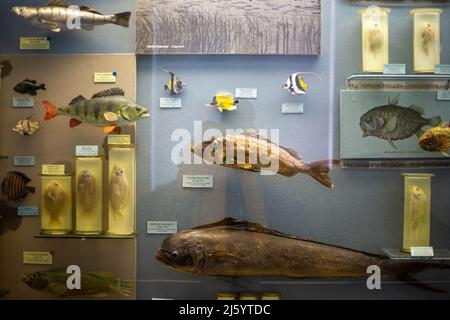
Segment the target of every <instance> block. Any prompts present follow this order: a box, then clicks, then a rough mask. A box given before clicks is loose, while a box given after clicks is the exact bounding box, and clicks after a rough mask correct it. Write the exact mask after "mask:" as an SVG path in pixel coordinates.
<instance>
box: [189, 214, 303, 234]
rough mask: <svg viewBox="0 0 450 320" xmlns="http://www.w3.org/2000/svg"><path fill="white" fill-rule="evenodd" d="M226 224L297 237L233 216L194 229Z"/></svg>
mask: <svg viewBox="0 0 450 320" xmlns="http://www.w3.org/2000/svg"><path fill="white" fill-rule="evenodd" d="M225 226H226V227H230V228H231V229H234V230H242V231H248V232H256V233H262V234H267V235H271V236H277V237H283V238H291V239H297V238H296V237H294V236H290V235H287V234H284V233H281V232H278V231H275V230H271V229H268V228H266V227H265V226H263V225H261V224H258V223H253V222H248V221H246V220H237V219H233V218H225V219H223V220H221V221H219V222H216V223H211V224H206V225H203V226H199V227H195V228H193V229H192V230H206V229H212V228H217V227H225Z"/></svg>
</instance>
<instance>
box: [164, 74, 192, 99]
mask: <svg viewBox="0 0 450 320" xmlns="http://www.w3.org/2000/svg"><path fill="white" fill-rule="evenodd" d="M163 71H165V72H168V73H169V74H170V79H169V81H168V82H167V84H166V85H164V90H166V91H167V90H169V91H170V93H171V94H174V95H179V94H180V93H181V92H182V91H183V89H184V87H186V86H187V84H185V83H183V80H181V78H180V77H179V76H177V75H176V74H175V73H173V72H170V71H168V70H163Z"/></svg>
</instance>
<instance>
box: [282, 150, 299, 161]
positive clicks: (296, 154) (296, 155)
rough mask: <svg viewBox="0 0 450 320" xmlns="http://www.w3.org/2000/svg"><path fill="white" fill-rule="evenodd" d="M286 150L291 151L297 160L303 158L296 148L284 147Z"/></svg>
mask: <svg viewBox="0 0 450 320" xmlns="http://www.w3.org/2000/svg"><path fill="white" fill-rule="evenodd" d="M284 150H286V151H287V152H289V154H290V155H291V156H293V157H294V158H295V159H297V160H302V157H301V156H300V155H299V154H298V152H297V151H295V150H294V149H290V148H284Z"/></svg>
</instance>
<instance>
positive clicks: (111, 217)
mask: <svg viewBox="0 0 450 320" xmlns="http://www.w3.org/2000/svg"><path fill="white" fill-rule="evenodd" d="M135 181H136V150H135V146H133V145H110V146H109V169H108V183H109V189H108V231H107V232H108V234H111V235H132V234H134V233H135V206H136V205H135V204H136V192H135V189H136V182H135Z"/></svg>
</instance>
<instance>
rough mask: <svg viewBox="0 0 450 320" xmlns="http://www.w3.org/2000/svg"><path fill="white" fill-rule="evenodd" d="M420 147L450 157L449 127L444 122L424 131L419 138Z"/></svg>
mask: <svg viewBox="0 0 450 320" xmlns="http://www.w3.org/2000/svg"><path fill="white" fill-rule="evenodd" d="M419 144H420V147H421V148H422V149H423V150H425V151H429V152H440V153H442V154H443V155H444V156H446V157H450V155H449V154H448V151H449V150H450V127H449V126H448V125H447V124H446V123H445V124H441V125H439V126H437V127H435V128H432V129H430V130H428V131H427V132H425V133H424V134H423V135H422V136H421V137H420V138H419Z"/></svg>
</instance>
